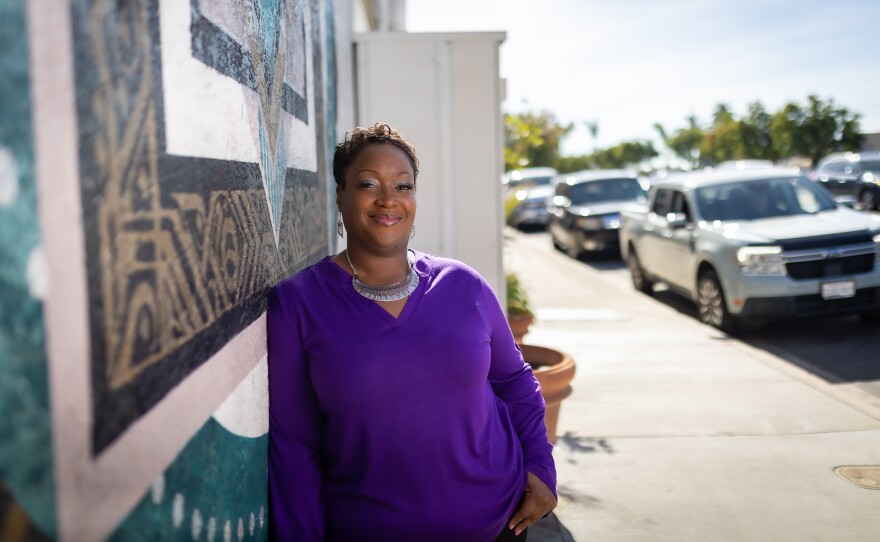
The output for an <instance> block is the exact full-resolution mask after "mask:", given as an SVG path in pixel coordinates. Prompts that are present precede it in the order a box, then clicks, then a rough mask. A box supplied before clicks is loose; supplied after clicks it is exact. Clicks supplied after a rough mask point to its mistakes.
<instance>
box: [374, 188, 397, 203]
mask: <svg viewBox="0 0 880 542" xmlns="http://www.w3.org/2000/svg"><path fill="white" fill-rule="evenodd" d="M378 203H379V204H380V205H385V206H391V205H394V204H396V203H397V191H396V190H395V189H394V187H393V186H383V187H382V188H380V189H379V197H378Z"/></svg>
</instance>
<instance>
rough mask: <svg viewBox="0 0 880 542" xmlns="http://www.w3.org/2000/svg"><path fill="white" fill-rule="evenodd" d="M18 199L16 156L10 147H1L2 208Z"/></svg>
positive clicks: (0, 202) (0, 195)
mask: <svg viewBox="0 0 880 542" xmlns="http://www.w3.org/2000/svg"><path fill="white" fill-rule="evenodd" d="M17 197H18V168H17V166H16V164H15V155H13V154H12V151H11V150H10V149H9V148H8V147H4V146H3V145H0V207H8V206H10V205H12V203H13V202H14V201H15V198H17Z"/></svg>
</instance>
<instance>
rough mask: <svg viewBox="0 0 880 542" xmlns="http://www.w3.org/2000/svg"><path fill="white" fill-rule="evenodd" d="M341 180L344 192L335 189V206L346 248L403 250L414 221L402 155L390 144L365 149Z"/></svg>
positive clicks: (411, 186)
mask: <svg viewBox="0 0 880 542" xmlns="http://www.w3.org/2000/svg"><path fill="white" fill-rule="evenodd" d="M344 177H345V188H344V189H342V188H339V187H338V186H337V187H336V205H337V206H338V207H339V209H340V210H341V212H342V220H343V222H344V223H345V230H346V233H347V236H348V243H349V246H351V245H352V244H355V245H360V246H362V247H363V248H367V247H369V248H371V249H373V250H379V251H383V252H394V251H395V250H401V249H405V248H406V245H407V242H408V241H409V233H410V230H411V229H412V225H413V220H414V219H415V217H416V194H415V179H414V177H413V168H412V165H411V164H410V162H409V158H408V157H407V155H406V153H405V152H403V151H402V150H401V149H399V148H397V147H396V146H394V145H391V144H375V145H367V146H366V147H364V148H363V149H362V150H361V151H360V153H359V154H358V155H357V156H356V157H355V159H354V161H353V162H352V163H351V165H350V166H348V168H347V169H346V170H345V173H344Z"/></svg>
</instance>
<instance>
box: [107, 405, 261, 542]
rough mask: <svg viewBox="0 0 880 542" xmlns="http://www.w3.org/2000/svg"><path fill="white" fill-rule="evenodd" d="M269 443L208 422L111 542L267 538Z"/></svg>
mask: <svg viewBox="0 0 880 542" xmlns="http://www.w3.org/2000/svg"><path fill="white" fill-rule="evenodd" d="M268 444H269V437H268V435H264V436H262V437H259V438H244V437H239V436H237V435H234V434H232V433H230V432H229V431H227V430H226V429H224V428H223V426H221V425H220V424H219V423H217V421H215V420H214V419H213V418H211V419H210V420H209V421H208V422H207V423H206V424H205V425H204V426H203V427H202V428H201V429H200V430H199V432H198V433H196V435H195V436H194V437H193V438H192V439H191V440H190V442H189V443H188V444H187V445H186V447H185V448H184V449H183V451H182V452H180V454H179V455H178V456H177V459H176V460H175V461H174V463H173V464H172V465H171V466H170V467H169V468H168V469H167V470H166V471H165V473H164V474H163V476H162V478H161V479H162V481H161V482H159V483H156V482H154V484H153V487H152V488H151V489H150V490H148V491H147V492H146V494H145V495H144V497H143V499H141V502H140V504H138V506H137V507H136V508H135V509H134V510H133V511H132V512H131V513H130V514H129V516H128V517H127V518H126V519H125V521H124V522H123V523H122V525H120V526H119V528H118V529H117V530H116V532H115V533H114V534H113V536H112V537H111V538H110V540H111V541H115V542H142V541H163V542H164V541H175V540H180V541H183V540H190V541H192V540H205V541H208V542H212V541H216V542H220V541H222V540H224V539H226V538H225V537H224V534H225V531H226V530H227V529H228V530H229V531H230V538H228V539H227V540H242V539H244V540H267V538H268V526H269V516H268V510H267V509H266V499H267V495H268V485H267V484H268V462H267V461H268V459H267V457H268ZM239 534H241V535H242V536H241V537H240V536H239Z"/></svg>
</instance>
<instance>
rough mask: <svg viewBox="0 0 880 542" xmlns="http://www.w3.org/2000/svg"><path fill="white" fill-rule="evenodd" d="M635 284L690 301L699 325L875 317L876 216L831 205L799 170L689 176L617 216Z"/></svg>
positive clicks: (879, 302) (879, 257)
mask: <svg viewBox="0 0 880 542" xmlns="http://www.w3.org/2000/svg"><path fill="white" fill-rule="evenodd" d="M620 250H621V255H622V256H623V258H624V260H625V261H626V263H627V267H628V268H629V271H630V275H631V278H632V282H633V286H634V287H635V288H636V289H638V290H641V291H643V292H645V293H651V292H652V291H653V285H654V283H655V282H663V283H665V284H667V285H668V286H669V287H670V289H672V290H674V291H676V292H678V293H679V294H681V295H684V296H685V297H687V298H689V299H691V300H692V301H694V302H695V303H696V305H697V309H698V314H699V318H700V320H701V321H703V322H704V323H707V324H709V325H712V326H715V327H718V328H720V329H722V330H725V331H733V330H735V329H736V327H737V324H739V323H740V322H741V321H746V320H749V321H758V322H760V321H767V320H773V319H782V318H790V317H810V316H830V315H839V314H859V315H861V316H862V318H863V319H865V320H880V216H878V215H875V214H872V213H864V212H859V211H854V210H852V209H849V208H846V207H843V206H838V205H837V204H836V203H835V202H834V200H833V199H832V198H831V197H830V196H829V195H828V194H827V193H826V192H825V190H824V189H822V188H821V187H820V186H818V185H817V184H815V183H814V182H813V181H811V180H809V179H807V178H806V177H805V176H804V175H802V174H801V173H800V172H799V171H798V170H796V169H789V168H767V169H756V170H744V171H716V172H708V173H707V172H701V173H687V174H680V175H674V176H670V177H667V178H666V179H663V180H661V181H659V182H657V183H655V184H654V185H653V186H652V187H651V190H650V193H649V196H648V202H647V205H646V207H645V208H644V210H643V211H628V212H625V213H623V214H622V216H621V225H620Z"/></svg>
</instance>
